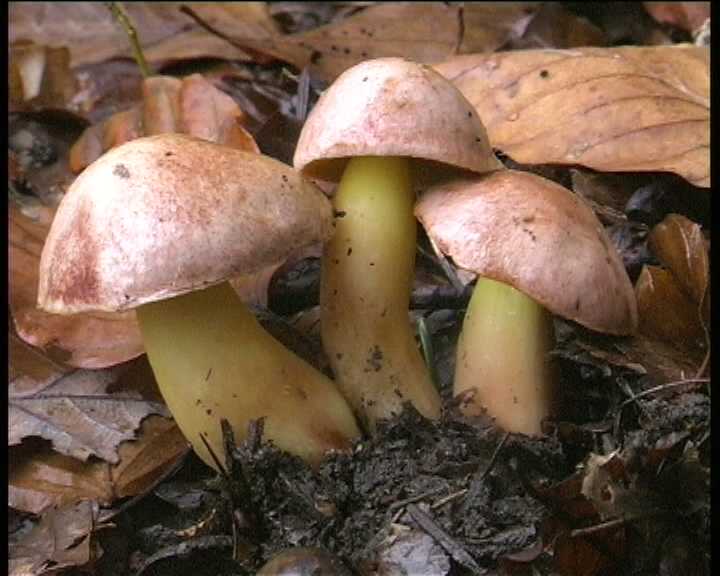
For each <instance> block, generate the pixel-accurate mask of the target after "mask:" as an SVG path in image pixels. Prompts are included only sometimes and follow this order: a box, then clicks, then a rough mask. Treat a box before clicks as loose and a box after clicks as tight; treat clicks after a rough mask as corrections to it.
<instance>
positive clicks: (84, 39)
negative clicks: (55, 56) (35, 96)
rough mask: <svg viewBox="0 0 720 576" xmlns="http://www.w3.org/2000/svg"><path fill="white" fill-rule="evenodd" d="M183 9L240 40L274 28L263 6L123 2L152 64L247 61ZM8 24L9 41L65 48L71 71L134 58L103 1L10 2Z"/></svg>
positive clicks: (239, 3)
mask: <svg viewBox="0 0 720 576" xmlns="http://www.w3.org/2000/svg"><path fill="white" fill-rule="evenodd" d="M184 4H185V5H187V6H189V7H190V8H191V9H192V10H193V11H195V12H196V13H197V14H198V15H199V16H200V17H202V18H203V20H204V21H206V22H208V23H210V24H211V25H215V26H218V24H220V23H222V26H220V27H221V28H222V29H225V30H228V29H229V30H232V31H233V33H234V34H236V35H238V36H240V37H243V38H250V39H260V38H266V37H267V36H268V35H269V34H272V33H274V32H275V31H276V29H277V28H276V25H275V22H274V21H273V19H272V17H271V16H270V14H269V11H268V10H267V6H266V5H265V3H264V2H232V3H202V2H198V3H194V2H190V3H181V2H126V3H124V4H123V6H124V8H125V10H126V11H127V13H128V15H129V17H130V19H131V20H132V22H133V24H134V25H135V27H136V30H137V33H138V37H139V38H140V41H141V44H142V46H143V48H144V52H145V55H146V58H147V59H148V61H149V62H150V64H160V63H164V62H166V61H168V60H176V59H184V58H198V57H212V56H215V57H220V58H232V59H240V60H247V59H249V56H248V54H247V53H245V52H243V51H242V50H241V49H239V48H237V47H235V46H233V45H232V44H230V43H228V42H226V41H224V40H222V39H220V38H218V37H217V36H215V35H213V34H212V33H210V32H208V31H206V30H203V29H202V28H201V27H200V26H199V25H198V24H197V23H196V22H194V21H193V19H192V18H190V17H189V16H188V15H187V14H183V13H182V12H181V11H180V7H181V6H183V5H184ZM9 21H10V27H9V32H10V41H11V42H12V41H14V40H16V39H20V38H24V39H29V40H34V41H35V42H38V43H43V44H48V45H52V46H62V45H64V46H67V47H68V48H69V49H70V54H71V62H72V65H73V66H78V65H80V64H87V63H92V62H102V61H104V60H107V59H109V58H116V57H120V56H122V57H131V56H132V52H131V49H130V45H129V43H128V39H127V35H126V33H125V31H124V30H123V28H122V27H121V26H120V25H119V24H118V23H117V22H116V21H115V20H114V19H113V17H112V16H111V14H110V11H109V10H108V9H107V8H106V7H105V5H104V4H103V3H102V2H13V3H11V4H10V11H9Z"/></svg>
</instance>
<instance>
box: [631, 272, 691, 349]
mask: <svg viewBox="0 0 720 576" xmlns="http://www.w3.org/2000/svg"><path fill="white" fill-rule="evenodd" d="M635 296H636V298H637V303H638V315H639V317H640V331H641V332H642V333H643V334H645V335H646V336H650V337H654V338H660V339H661V340H665V341H666V342H668V343H672V344H676V345H678V346H681V347H682V348H686V347H690V348H697V347H698V346H700V345H701V344H702V341H703V338H704V332H703V326H702V323H701V322H700V316H699V314H698V304H697V302H694V301H693V300H692V299H691V298H690V297H689V296H688V295H687V294H686V293H685V292H683V290H682V289H681V287H680V285H679V284H678V283H677V281H676V280H675V277H674V276H673V275H672V273H671V272H669V271H667V270H665V269H663V268H659V267H657V266H645V267H643V270H642V272H641V273H640V277H639V278H638V280H637V283H636V284H635Z"/></svg>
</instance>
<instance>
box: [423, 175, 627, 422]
mask: <svg viewBox="0 0 720 576" xmlns="http://www.w3.org/2000/svg"><path fill="white" fill-rule="evenodd" d="M415 213H416V215H417V217H418V219H419V220H420V221H421V222H422V224H423V226H424V227H425V230H426V231H427V233H428V235H429V236H431V237H432V238H433V239H434V240H435V242H436V243H437V245H438V246H439V248H440V250H442V252H444V253H445V254H447V255H448V256H451V257H452V259H453V260H454V262H455V263H456V264H457V265H458V266H460V267H461V268H464V269H466V270H470V271H472V272H475V273H477V274H478V275H479V278H478V280H477V284H476V285H475V289H474V291H473V295H472V297H471V300H470V303H469V305H468V308H467V312H466V315H465V320H464V323H463V328H462V332H461V335H460V340H459V342H458V347H457V356H456V366H455V384H454V392H455V394H456V395H461V397H462V404H461V410H462V411H463V412H464V413H465V414H468V415H477V414H479V413H480V412H481V411H482V410H483V409H485V410H487V412H488V413H489V415H490V416H492V417H494V418H495V419H496V422H497V424H498V425H500V426H501V427H503V428H504V429H506V430H508V431H511V432H521V433H524V434H527V435H539V434H541V422H542V420H543V418H545V417H547V416H548V415H549V413H550V408H551V400H552V395H553V393H552V387H553V374H552V370H551V366H550V364H549V362H548V353H549V352H550V351H551V349H552V346H553V340H554V336H553V325H552V316H551V314H556V315H558V316H562V317H564V318H567V319H570V320H573V321H575V322H578V323H579V324H582V325H583V326H585V327H587V328H590V329H592V330H596V331H599V332H605V333H609V334H615V335H623V334H629V333H632V332H633V331H634V330H635V329H636V328H637V323H638V315H637V306H636V302H635V296H634V293H633V287H632V284H631V282H630V279H629V278H628V275H627V273H626V271H625V267H624V266H623V263H622V260H621V259H620V256H619V255H618V253H617V251H616V250H615V248H614V247H613V245H612V243H611V241H610V240H609V238H608V236H607V234H606V233H605V230H604V229H603V227H602V225H601V224H600V222H599V221H598V219H597V218H596V217H595V215H594V214H593V212H592V210H590V208H588V207H587V206H586V205H585V204H583V203H582V201H581V200H579V199H578V198H577V197H576V196H575V195H573V194H572V193H571V192H569V191H568V190H566V189H565V188H563V187H562V186H560V185H558V184H556V183H554V182H551V181H550V180H546V179H545V178H542V177H540V176H537V175H535V174H530V173H527V172H518V171H513V170H503V171H499V172H495V173H492V174H488V175H486V176H483V177H480V178H477V179H474V180H469V179H465V180H455V181H453V182H446V183H443V184H440V185H436V186H432V187H430V188H429V189H428V190H427V192H426V193H425V194H424V195H423V196H422V197H421V199H420V200H419V201H418V203H417V205H416V207H415Z"/></svg>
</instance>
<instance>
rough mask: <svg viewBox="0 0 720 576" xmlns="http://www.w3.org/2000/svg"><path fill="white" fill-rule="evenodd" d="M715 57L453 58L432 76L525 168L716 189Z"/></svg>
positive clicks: (643, 50)
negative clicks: (645, 174) (661, 175)
mask: <svg viewBox="0 0 720 576" xmlns="http://www.w3.org/2000/svg"><path fill="white" fill-rule="evenodd" d="M709 57H710V51H709V50H708V49H706V48H699V47H695V46H689V45H673V46H655V47H622V48H578V49H574V50H550V49H548V50H528V51H517V52H503V53H498V54H492V55H485V54H476V55H475V54H474V55H467V56H456V57H454V58H452V59H450V60H448V61H446V62H443V63H442V64H438V65H436V66H435V68H436V69H437V70H438V71H439V72H440V73H442V74H443V75H445V76H446V77H447V78H448V79H450V80H452V81H453V82H454V83H455V85H456V86H457V87H458V88H459V89H460V90H461V91H462V92H463V94H464V95H465V96H466V97H467V98H468V100H470V102H471V103H472V104H473V105H474V106H475V107H476V109H477V111H478V114H479V116H480V118H481V119H482V121H483V123H484V124H485V126H486V128H487V131H488V136H489V138H490V143H491V144H492V145H493V146H494V147H496V148H499V149H500V150H502V151H503V152H504V153H506V154H507V155H509V156H510V157H511V158H512V159H513V160H515V161H517V162H520V163H523V164H544V163H558V164H580V165H583V166H587V167H589V168H593V169H595V170H600V171H609V172H630V171H666V172H674V173H676V174H679V175H680V176H682V177H684V178H685V179H686V180H688V181H689V182H691V183H692V184H694V185H696V186H704V187H709V186H710V98H709V96H710V66H709Z"/></svg>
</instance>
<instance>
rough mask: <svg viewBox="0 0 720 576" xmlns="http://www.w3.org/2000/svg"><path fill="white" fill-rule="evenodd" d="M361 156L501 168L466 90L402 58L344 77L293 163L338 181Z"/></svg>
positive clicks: (324, 100) (320, 106)
mask: <svg viewBox="0 0 720 576" xmlns="http://www.w3.org/2000/svg"><path fill="white" fill-rule="evenodd" d="M354 156H407V157H411V158H418V159H423V160H433V161H435V162H440V163H442V164H446V165H450V166H454V167H458V168H464V169H467V170H471V171H473V172H481V173H483V172H490V171H492V170H497V169H499V168H501V167H502V165H501V164H500V162H499V161H498V160H497V158H495V156H494V154H493V152H492V149H491V147H490V143H489V141H488V137H487V132H486V131H485V127H484V126H483V124H482V122H481V121H480V119H479V118H478V116H477V112H475V108H474V107H473V106H472V105H471V104H470V103H469V102H468V101H467V100H466V99H465V97H464V96H463V95H462V94H461V93H460V91H459V90H458V89H457V88H455V86H454V85H453V84H451V83H450V82H449V81H448V80H446V79H445V78H444V77H443V76H441V75H440V74H438V73H437V72H435V70H433V69H432V68H430V67H429V66H425V65H423V64H416V63H415V62H410V61H408V60H404V59H402V58H378V59H376V60H367V61H365V62H361V63H360V64H358V65H356V66H353V67H352V68H350V69H348V70H346V71H345V72H344V73H343V74H341V75H340V76H339V77H338V78H337V80H335V82H334V83H333V84H332V85H331V86H330V87H329V88H328V89H327V90H326V91H325V92H324V93H323V95H322V96H321V97H320V100H319V101H318V103H317V104H316V106H315V108H313V110H312V112H311V113H310V115H309V116H308V119H307V121H306V122H305V126H304V127H303V130H302V133H301V134H300V140H299V141H298V145H297V148H296V150H295V157H294V159H293V165H294V166H295V168H297V169H298V170H302V172H303V173H304V174H306V175H308V176H311V177H315V178H319V179H322V180H331V181H334V180H338V179H339V178H340V175H341V174H342V170H343V168H344V166H345V163H346V162H347V160H348V158H351V157H354Z"/></svg>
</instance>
